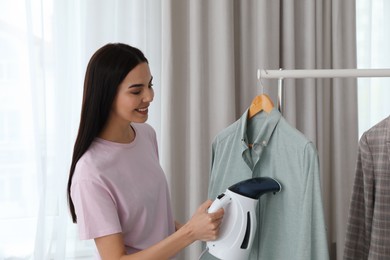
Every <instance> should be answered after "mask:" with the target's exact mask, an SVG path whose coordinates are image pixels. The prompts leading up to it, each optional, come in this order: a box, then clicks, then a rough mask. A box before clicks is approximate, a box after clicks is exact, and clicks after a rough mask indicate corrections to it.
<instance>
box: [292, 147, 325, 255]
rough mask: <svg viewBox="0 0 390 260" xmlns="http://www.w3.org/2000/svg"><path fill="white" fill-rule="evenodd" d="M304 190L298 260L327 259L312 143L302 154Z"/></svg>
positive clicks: (314, 152)
mask: <svg viewBox="0 0 390 260" xmlns="http://www.w3.org/2000/svg"><path fill="white" fill-rule="evenodd" d="M304 169H305V176H306V179H305V186H304V187H305V188H304V190H303V192H304V193H303V201H302V212H305V214H303V216H302V218H301V223H300V224H301V225H300V226H301V229H300V232H301V234H300V236H299V238H300V239H299V242H298V243H297V248H298V252H300V257H299V259H316V260H320V259H321V260H327V259H329V252H328V243H327V234H326V227H325V219H324V212H323V211H324V210H323V203H322V194H321V184H320V175H319V159H318V154H317V152H316V149H315V147H314V145H313V143H308V144H307V145H306V148H305V152H304Z"/></svg>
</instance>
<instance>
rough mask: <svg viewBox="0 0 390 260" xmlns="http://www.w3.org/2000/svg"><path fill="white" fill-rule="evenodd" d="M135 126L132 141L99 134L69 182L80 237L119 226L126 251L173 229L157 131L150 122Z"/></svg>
mask: <svg viewBox="0 0 390 260" xmlns="http://www.w3.org/2000/svg"><path fill="white" fill-rule="evenodd" d="M132 126H133V128H134V130H135V133H136V137H135V139H134V141H133V142H131V143H129V144H120V143H114V142H110V141H106V140H103V139H100V138H96V139H95V140H94V142H93V143H92V144H91V146H90V147H89V149H88V150H87V152H85V154H84V155H83V156H82V157H81V158H80V160H79V161H78V162H77V165H76V169H75V172H74V176H73V180H72V187H71V196H72V200H73V203H74V205H75V210H76V215H77V225H78V229H79V235H80V239H93V238H97V237H101V236H106V235H110V234H115V233H120V232H121V233H122V234H123V237H124V242H125V246H126V250H127V253H134V252H137V251H140V250H142V249H145V248H147V247H149V246H151V245H153V244H155V243H157V242H159V241H160V240H162V239H164V238H166V237H167V236H169V235H170V234H172V233H173V232H174V220H173V217H172V210H171V203H170V195H169V191H168V185H167V181H166V178H165V175H164V172H163V170H162V169H161V166H160V163H159V158H158V149H157V141H156V134H155V132H154V130H153V128H152V127H151V126H150V125H148V124H146V123H145V124H135V123H132Z"/></svg>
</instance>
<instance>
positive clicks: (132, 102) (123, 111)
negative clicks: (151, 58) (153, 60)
mask: <svg viewBox="0 0 390 260" xmlns="http://www.w3.org/2000/svg"><path fill="white" fill-rule="evenodd" d="M152 79H153V78H152V76H151V73H150V69H149V65H148V64H147V63H146V62H144V63H140V64H139V65H137V66H136V67H135V68H134V69H132V70H131V71H130V72H129V73H128V74H127V76H126V77H125V79H124V80H123V81H122V82H121V84H120V85H119V87H118V92H117V94H116V97H115V100H114V103H113V106H112V111H111V114H110V119H109V121H111V122H113V121H115V122H117V123H119V124H123V125H128V124H129V122H134V123H144V122H145V121H146V120H147V119H148V107H149V105H150V103H151V102H152V101H153V97H154V91H153V88H152V86H153V85H152Z"/></svg>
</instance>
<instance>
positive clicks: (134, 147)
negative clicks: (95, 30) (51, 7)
mask: <svg viewBox="0 0 390 260" xmlns="http://www.w3.org/2000/svg"><path fill="white" fill-rule="evenodd" d="M152 86H153V84H152V76H151V73H150V70H149V66H148V61H147V59H146V58H145V56H144V55H143V53H142V52H141V51H140V50H138V49H136V48H134V47H131V46H128V45H125V44H120V43H118V44H107V45H105V46H103V47H102V48H100V49H99V50H98V51H97V52H96V53H95V54H94V55H93V56H92V58H91V60H90V62H89V64H88V67H87V71H86V75H85V81H84V94H83V104H82V110H81V119H80V126H79V132H78V135H77V138H76V142H75V146H74V151H73V158H72V164H71V169H70V174H69V180H68V201H69V207H70V211H71V215H72V219H73V222H74V223H76V222H77V224H78V228H79V235H80V238H81V239H94V240H95V244H96V247H97V249H98V252H99V255H100V257H101V259H103V260H114V259H115V260H117V259H121V260H122V259H123V260H130V259H145V260H146V259H168V258H170V257H173V256H174V255H176V254H177V253H178V252H179V251H180V250H182V249H183V248H185V247H186V246H188V245H190V244H191V243H192V242H194V241H196V240H202V241H208V240H214V239H216V237H217V234H218V230H219V225H220V223H221V220H222V216H223V210H219V211H218V212H216V213H213V214H208V213H207V208H208V207H209V206H210V205H211V201H206V202H204V203H203V204H202V205H201V206H200V207H199V208H198V210H197V211H196V212H195V214H194V215H193V216H192V218H191V219H190V220H189V221H188V222H187V223H186V224H185V225H183V226H182V225H180V224H178V223H176V224H175V221H174V220H173V218H172V213H171V205H170V197H169V191H168V186H167V182H166V179H165V175H164V173H163V171H162V169H161V167H160V164H159V159H158V149H157V141H156V135H155V132H154V130H153V128H152V127H151V126H150V125H148V124H146V123H145V121H146V120H147V118H148V107H149V105H150V103H151V102H152V100H153V97H154V92H153V88H152ZM175 230H176V231H175Z"/></svg>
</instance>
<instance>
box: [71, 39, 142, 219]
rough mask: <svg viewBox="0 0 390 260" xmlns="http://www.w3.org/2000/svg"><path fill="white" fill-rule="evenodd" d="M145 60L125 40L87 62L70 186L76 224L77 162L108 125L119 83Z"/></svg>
mask: <svg viewBox="0 0 390 260" xmlns="http://www.w3.org/2000/svg"><path fill="white" fill-rule="evenodd" d="M143 62H148V60H147V59H146V58H145V56H144V54H143V53H142V52H141V51H140V50H139V49H137V48H134V47H131V46H129V45H126V44H123V43H110V44H107V45H105V46H103V47H101V48H100V49H98V50H97V51H96V52H95V54H94V55H93V56H92V57H91V59H90V61H89V63H88V66H87V70H86V73H85V79H84V93H83V101H82V108H81V117H80V126H79V131H78V134H77V137H76V141H75V144H74V148H73V156H72V163H71V166H70V172H69V179H68V188H67V197H68V204H69V209H70V213H71V215H72V220H73V223H77V216H76V212H75V208H74V204H73V201H72V197H71V194H70V189H71V186H72V178H73V174H74V170H75V167H76V164H77V162H78V160H79V159H80V158H81V156H82V155H83V154H84V153H85V152H86V151H87V149H88V148H89V146H90V145H91V143H92V141H93V140H94V139H95V137H97V136H98V134H99V133H100V132H101V131H102V129H103V127H104V125H105V124H106V121H107V119H108V116H109V113H110V110H111V107H112V103H113V101H114V98H115V96H116V93H117V89H118V86H119V85H120V83H121V82H122V81H123V79H124V78H125V77H126V75H127V74H128V73H129V72H130V71H131V70H132V69H133V68H135V67H136V66H137V65H138V64H140V63H143Z"/></svg>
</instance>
